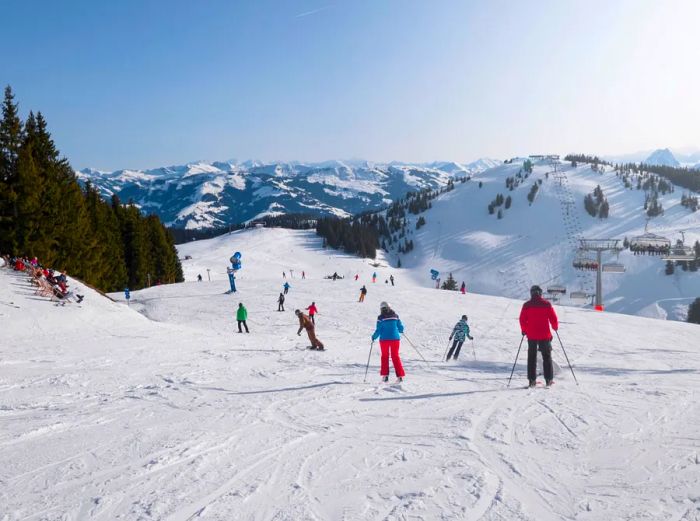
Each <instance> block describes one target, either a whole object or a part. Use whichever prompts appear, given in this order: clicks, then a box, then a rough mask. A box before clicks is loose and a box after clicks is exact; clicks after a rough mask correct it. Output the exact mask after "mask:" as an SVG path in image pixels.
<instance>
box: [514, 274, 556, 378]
mask: <svg viewBox="0 0 700 521" xmlns="http://www.w3.org/2000/svg"><path fill="white" fill-rule="evenodd" d="M530 297H531V298H530V300H528V301H527V302H525V303H524V304H523V307H522V309H521V310H520V331H522V334H523V336H527V379H528V382H529V386H530V387H535V385H536V383H537V351H538V350H539V352H540V353H542V367H543V370H544V379H545V381H546V383H547V387H549V386H550V385H552V383H553V382H554V368H553V367H552V332H551V331H550V329H549V326H550V324H551V326H552V329H554V331H556V330H558V329H559V321H558V319H557V314H556V313H555V311H554V307H553V306H552V304H551V303H550V302H549V301H547V300H545V299H543V298H542V288H540V287H539V286H536V285H535V286H532V287H531V288H530Z"/></svg>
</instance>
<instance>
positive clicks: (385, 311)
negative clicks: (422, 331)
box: [372, 302, 406, 382]
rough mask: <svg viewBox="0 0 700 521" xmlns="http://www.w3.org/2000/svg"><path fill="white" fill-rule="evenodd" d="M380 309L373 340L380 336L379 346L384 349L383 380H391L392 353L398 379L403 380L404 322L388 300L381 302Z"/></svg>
mask: <svg viewBox="0 0 700 521" xmlns="http://www.w3.org/2000/svg"><path fill="white" fill-rule="evenodd" d="M379 311H380V314H379V317H377V328H376V330H375V331H374V334H373V335H372V342H374V341H375V340H376V339H377V338H379V347H380V348H381V350H382V363H381V368H380V370H379V374H380V375H381V377H382V382H388V381H389V356H390V355H391V362H392V363H393V364H394V371H395V372H396V381H397V382H403V378H404V376H406V373H405V372H404V370H403V365H402V364H401V358H399V347H400V344H401V333H403V324H402V323H401V319H400V318H399V316H398V315H397V314H396V313H395V312H394V310H392V309H391V307H389V304H387V303H386V302H382V303H381V304H379Z"/></svg>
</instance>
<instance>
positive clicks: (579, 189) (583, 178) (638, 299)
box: [400, 162, 700, 320]
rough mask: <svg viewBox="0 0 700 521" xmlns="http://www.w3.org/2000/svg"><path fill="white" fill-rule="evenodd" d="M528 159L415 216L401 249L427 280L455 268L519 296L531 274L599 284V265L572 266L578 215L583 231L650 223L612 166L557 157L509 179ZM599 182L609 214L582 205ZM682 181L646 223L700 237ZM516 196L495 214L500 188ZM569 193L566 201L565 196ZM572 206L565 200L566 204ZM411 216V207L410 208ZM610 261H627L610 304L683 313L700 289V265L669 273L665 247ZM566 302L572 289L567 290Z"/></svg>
mask: <svg viewBox="0 0 700 521" xmlns="http://www.w3.org/2000/svg"><path fill="white" fill-rule="evenodd" d="M521 166H522V163H518V164H504V165H502V166H499V167H496V168H493V169H490V170H487V171H485V172H482V173H481V174H479V176H478V178H477V179H478V181H480V182H481V183H482V185H483V186H482V188H479V185H478V182H477V181H470V182H467V183H464V184H462V183H457V185H456V188H455V190H453V191H452V192H448V193H447V194H444V195H443V196H441V197H440V198H438V199H437V200H435V201H433V205H432V209H430V210H428V211H426V212H425V213H423V214H422V215H423V217H424V218H425V219H426V222H427V224H426V225H425V226H424V227H422V228H421V229H420V230H417V231H415V225H414V222H415V220H416V218H417V216H410V219H412V221H411V222H410V224H409V226H408V228H409V229H410V230H413V231H411V233H410V234H409V237H408V238H409V239H412V240H413V242H414V248H415V249H414V250H413V251H412V252H410V253H408V254H405V255H403V254H402V255H400V258H401V262H402V265H403V266H404V267H407V268H410V273H411V276H412V277H413V278H414V280H415V281H417V282H418V283H420V284H422V285H423V286H430V285H432V284H433V282H432V281H431V280H430V273H429V272H430V270H431V269H436V270H438V271H439V272H440V273H441V277H442V279H443V280H444V279H445V278H446V277H447V275H448V273H450V272H451V273H453V275H454V277H455V278H456V279H457V282H458V283H461V282H462V281H465V282H466V284H467V289H468V290H469V291H474V292H477V293H487V294H491V295H501V296H507V297H517V298H522V297H524V296H526V295H527V294H528V288H529V287H530V285H532V284H533V283H538V284H541V285H542V286H543V287H546V286H553V285H565V286H566V287H567V289H568V291H569V293H570V292H571V291H577V290H584V291H588V292H591V291H593V290H594V289H595V286H594V280H595V278H594V277H595V275H594V273H592V272H580V271H577V270H574V268H573V266H572V264H573V260H574V255H575V251H576V247H577V246H578V243H577V242H576V241H575V238H574V237H572V235H571V231H572V228H574V227H575V226H574V225H575V224H576V223H579V224H580V232H581V234H582V236H583V237H585V238H590V239H594V238H602V239H607V238H619V239H621V240H622V239H624V238H625V237H628V238H630V239H631V238H632V237H634V236H637V235H640V234H642V233H643V232H644V227H645V224H646V214H645V212H644V207H643V206H644V200H645V192H644V190H637V189H636V183H635V185H634V186H632V189H627V188H625V187H624V185H623V182H622V180H621V179H620V178H619V177H617V176H616V175H615V172H614V171H613V170H612V169H611V168H610V167H607V171H606V172H605V173H599V172H594V171H592V170H591V168H590V167H589V165H579V166H578V167H577V168H572V167H571V166H570V165H569V163H568V162H567V163H559V164H558V165H557V170H558V173H557V174H555V173H554V172H553V167H552V165H550V164H546V163H539V164H536V165H535V168H534V171H533V173H532V175H530V177H529V178H528V179H526V180H525V181H524V182H523V183H522V184H520V185H519V186H518V187H517V188H515V190H513V191H509V190H508V189H507V188H506V186H505V180H506V178H507V177H514V176H515V175H516V174H517V173H518V171H519V170H520V169H521ZM539 181H542V184H541V186H540V188H539V191H538V193H537V196H536V198H535V200H534V202H533V204H532V205H529V203H528V200H527V194H528V192H529V190H530V189H531V187H532V185H533V183H538V182H539ZM597 185H600V187H601V188H602V190H603V193H604V195H605V197H606V198H607V200H608V202H609V204H610V216H609V218H607V219H598V218H594V217H591V216H590V215H588V214H587V213H586V211H585V210H584V207H583V199H584V196H585V195H587V194H590V193H591V192H592V191H593V190H594V188H595V187H596V186H597ZM683 192H684V191H683V189H681V188H677V189H676V191H675V192H673V193H668V194H666V195H660V196H659V201H660V202H661V203H662V205H663V208H664V210H665V212H664V214H663V215H662V216H659V217H655V218H653V219H652V220H651V222H650V224H649V231H650V232H654V233H657V234H661V235H664V236H667V237H668V238H670V239H671V240H672V241H674V242H675V241H676V240H677V239H680V238H681V233H680V232H681V231H684V232H685V239H686V243H687V244H690V245H692V244H693V243H694V242H695V241H696V240H698V239H700V213H698V212H696V213H693V212H691V211H690V210H688V209H687V208H684V207H682V206H681V205H680V198H681V196H682V194H683ZM499 193H500V194H503V195H504V197H506V196H511V197H512V206H511V208H510V209H507V210H506V209H505V208H504V206H501V207H500V208H501V209H502V215H503V218H502V219H498V218H497V215H496V214H494V215H489V213H488V210H487V206H488V204H489V202H491V201H492V200H494V199H495V198H496V195H497V194H499ZM566 200H571V201H573V202H574V205H572V206H569V207H567V206H566V205H565V204H563V203H562V201H566ZM567 208H568V209H567ZM409 215H410V214H409ZM603 259H604V261H616V260H619V261H620V262H622V263H624V264H625V266H626V267H627V272H626V273H624V274H616V273H605V274H604V275H603V290H604V294H605V304H606V307H607V309H609V310H611V311H616V312H623V313H630V314H640V315H646V316H653V317H658V318H672V319H681V320H683V319H684V318H685V312H686V309H687V306H688V304H689V303H690V302H691V301H692V300H693V299H695V298H696V297H700V272H694V273H692V272H685V271H683V270H682V269H680V268H677V269H676V272H675V273H674V275H671V276H668V275H665V274H664V267H665V263H664V262H663V261H662V260H661V258H660V257H658V256H654V257H651V256H635V255H633V254H632V253H631V252H630V251H629V250H628V251H625V252H623V253H622V254H620V256H619V259H618V258H615V257H614V256H604V257H603ZM564 300H565V301H566V302H567V303H568V302H569V300H568V298H565V299H564Z"/></svg>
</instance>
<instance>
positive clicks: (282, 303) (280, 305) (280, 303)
mask: <svg viewBox="0 0 700 521" xmlns="http://www.w3.org/2000/svg"><path fill="white" fill-rule="evenodd" d="M277 311H284V302H279V303H278V305H277Z"/></svg>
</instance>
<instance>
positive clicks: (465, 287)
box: [459, 281, 467, 295]
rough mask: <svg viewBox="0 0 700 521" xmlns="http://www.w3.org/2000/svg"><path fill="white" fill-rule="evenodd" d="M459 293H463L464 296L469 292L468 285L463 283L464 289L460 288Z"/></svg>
mask: <svg viewBox="0 0 700 521" xmlns="http://www.w3.org/2000/svg"><path fill="white" fill-rule="evenodd" d="M459 291H461V292H462V295H464V294H465V293H466V292H467V285H466V284H465V283H464V281H462V287H461V288H459Z"/></svg>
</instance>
